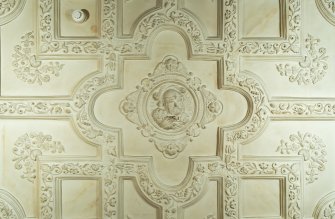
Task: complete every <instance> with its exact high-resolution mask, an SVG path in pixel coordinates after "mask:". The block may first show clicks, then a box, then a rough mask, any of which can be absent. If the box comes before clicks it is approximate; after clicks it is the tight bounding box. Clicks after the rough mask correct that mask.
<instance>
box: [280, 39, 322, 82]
mask: <svg viewBox="0 0 335 219" xmlns="http://www.w3.org/2000/svg"><path fill="white" fill-rule="evenodd" d="M319 42H320V40H319V39H315V38H314V37H312V36H311V35H308V38H307V39H306V45H305V48H306V50H307V55H306V56H305V57H304V60H303V61H300V62H299V65H291V64H285V65H284V64H279V65H277V71H278V72H279V73H280V75H281V76H287V77H288V78H289V81H290V82H297V83H298V84H299V85H301V84H304V85H309V84H316V83H317V82H319V81H320V80H322V78H323V77H324V76H325V74H326V70H327V69H328V64H327V59H328V56H327V55H326V48H324V47H321V48H319V46H318V44H319Z"/></svg>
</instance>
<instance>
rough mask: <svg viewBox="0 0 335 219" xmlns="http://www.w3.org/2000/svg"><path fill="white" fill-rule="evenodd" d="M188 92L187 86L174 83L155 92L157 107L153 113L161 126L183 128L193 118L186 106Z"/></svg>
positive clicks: (169, 128) (170, 128)
mask: <svg viewBox="0 0 335 219" xmlns="http://www.w3.org/2000/svg"><path fill="white" fill-rule="evenodd" d="M186 92H187V91H186V89H185V88H182V87H178V86H176V85H172V86H170V87H167V88H165V89H164V88H162V89H160V90H159V91H158V92H155V93H154V95H153V98H154V99H155V100H157V108H155V109H154V110H153V111H152V114H151V115H152V118H153V120H154V121H155V122H156V124H157V125H158V126H159V127H160V128H163V129H165V130H176V129H179V128H183V127H184V126H185V125H186V124H187V123H188V122H189V121H190V120H191V115H190V114H188V113H187V111H186V107H185V98H187V95H186ZM188 108H190V107H188Z"/></svg>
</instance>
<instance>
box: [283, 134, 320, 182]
mask: <svg viewBox="0 0 335 219" xmlns="http://www.w3.org/2000/svg"><path fill="white" fill-rule="evenodd" d="M277 152H280V153H281V154H291V153H296V154H297V155H300V156H302V157H303V159H304V161H305V164H306V173H305V174H306V176H305V180H306V182H307V183H313V182H315V181H316V180H317V179H318V175H319V174H320V172H321V171H324V170H325V168H326V167H325V164H326V163H327V159H326V155H327V151H326V145H325V144H324V143H323V141H322V139H320V138H319V137H318V136H316V135H313V134H310V133H301V132H298V133H297V134H291V135H290V137H289V141H285V140H281V142H280V145H279V146H278V148H277Z"/></svg>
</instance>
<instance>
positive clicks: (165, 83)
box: [120, 55, 222, 159]
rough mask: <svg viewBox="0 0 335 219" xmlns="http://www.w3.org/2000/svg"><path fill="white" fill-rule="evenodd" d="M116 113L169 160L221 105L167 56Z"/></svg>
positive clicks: (196, 133) (214, 115)
mask: <svg viewBox="0 0 335 219" xmlns="http://www.w3.org/2000/svg"><path fill="white" fill-rule="evenodd" d="M120 110H121V113H122V114H124V115H125V117H126V118H127V119H128V120H129V121H130V122H132V123H134V124H136V125H137V126H138V129H139V130H140V131H141V134H142V135H143V136H144V137H147V138H149V142H153V143H154V144H155V146H156V147H157V149H158V150H159V151H161V152H162V153H163V155H164V156H165V157H166V158H169V159H173V158H176V157H177V156H178V154H179V153H180V152H182V151H183V150H184V149H185V147H186V146H187V144H188V142H190V141H192V140H193V138H195V137H198V136H199V135H200V130H201V129H204V128H205V126H206V124H208V123H210V122H212V121H214V120H215V118H216V117H217V116H218V115H220V114H221V112H222V103H221V102H220V101H219V100H217V98H216V97H215V95H214V94H213V93H211V92H210V91H208V90H207V89H205V86H204V85H203V84H202V83H201V80H200V78H198V77H194V76H193V73H191V72H188V71H187V69H186V67H185V65H184V64H183V63H182V62H180V61H179V60H178V58H177V57H175V56H172V55H168V56H166V57H165V58H164V59H163V60H162V62H160V63H158V65H157V66H156V68H155V70H154V72H153V73H150V74H148V77H147V78H144V79H143V80H142V81H141V84H140V85H139V86H137V90H136V91H134V92H133V93H131V94H129V95H128V96H127V97H126V98H125V99H124V100H123V101H122V102H121V104H120Z"/></svg>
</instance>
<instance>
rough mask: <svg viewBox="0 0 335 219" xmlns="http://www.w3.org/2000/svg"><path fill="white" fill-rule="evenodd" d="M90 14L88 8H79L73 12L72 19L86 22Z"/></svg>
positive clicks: (77, 21)
mask: <svg viewBox="0 0 335 219" xmlns="http://www.w3.org/2000/svg"><path fill="white" fill-rule="evenodd" d="M89 16H90V14H89V12H88V11H87V10H86V9H77V10H74V11H73V12H72V20H73V21H74V22H76V23H84V22H85V21H87V19H88V18H89Z"/></svg>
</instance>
